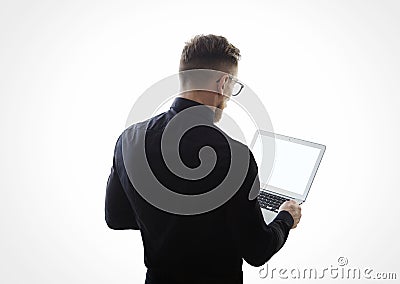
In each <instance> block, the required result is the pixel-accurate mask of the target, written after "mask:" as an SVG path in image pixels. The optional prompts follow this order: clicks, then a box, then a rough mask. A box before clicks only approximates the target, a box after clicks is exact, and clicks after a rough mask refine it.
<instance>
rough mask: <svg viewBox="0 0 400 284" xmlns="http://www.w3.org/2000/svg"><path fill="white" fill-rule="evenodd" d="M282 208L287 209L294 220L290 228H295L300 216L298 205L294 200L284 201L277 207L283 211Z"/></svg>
mask: <svg viewBox="0 0 400 284" xmlns="http://www.w3.org/2000/svg"><path fill="white" fill-rule="evenodd" d="M283 210H285V211H288V212H289V213H290V215H292V217H293V220H294V223H293V227H292V229H294V228H296V227H297V224H298V223H299V222H300V218H301V207H300V205H299V204H298V203H297V202H296V201H294V200H289V201H285V202H283V203H282V205H281V206H280V207H279V211H283Z"/></svg>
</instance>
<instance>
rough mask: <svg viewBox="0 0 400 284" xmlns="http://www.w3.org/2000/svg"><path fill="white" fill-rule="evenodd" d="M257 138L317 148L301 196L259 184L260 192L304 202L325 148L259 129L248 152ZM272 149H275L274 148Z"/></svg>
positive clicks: (317, 144)
mask: <svg viewBox="0 0 400 284" xmlns="http://www.w3.org/2000/svg"><path fill="white" fill-rule="evenodd" d="M258 136H269V137H272V138H275V139H281V140H284V141H288V142H291V143H298V144H301V145H305V146H309V147H313V148H317V149H319V150H320V152H319V155H318V158H317V160H316V161H315V164H314V168H313V170H312V172H311V175H310V177H309V179H308V182H307V185H306V188H305V190H304V193H303V194H302V195H301V194H297V193H294V192H292V191H288V190H285V189H280V188H279V189H278V188H275V187H273V186H270V185H268V184H265V183H262V184H260V185H261V190H267V191H271V192H275V193H278V194H281V195H284V196H288V197H291V198H294V199H299V200H302V201H305V200H306V198H307V195H308V192H309V191H310V188H311V185H312V182H313V181H314V178H315V175H316V174H317V171H318V167H319V165H320V163H321V160H322V157H323V155H324V153H325V149H326V146H325V145H322V144H319V143H315V142H311V141H307V140H303V139H299V138H295V137H290V136H287V135H282V134H277V133H274V132H271V131H267V130H262V129H259V130H257V131H256V132H255V133H254V136H253V139H252V141H251V144H250V150H251V151H252V150H253V147H254V145H255V143H256V141H257V138H258ZM274 149H275V147H274Z"/></svg>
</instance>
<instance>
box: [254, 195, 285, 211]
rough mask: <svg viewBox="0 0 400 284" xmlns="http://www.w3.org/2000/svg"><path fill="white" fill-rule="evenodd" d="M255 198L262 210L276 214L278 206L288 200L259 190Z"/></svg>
mask: <svg viewBox="0 0 400 284" xmlns="http://www.w3.org/2000/svg"><path fill="white" fill-rule="evenodd" d="M257 198H258V203H260V207H261V208H264V209H267V210H270V211H274V212H278V209H279V206H281V204H282V203H283V202H285V201H287V200H289V199H287V198H285V197H281V196H278V195H274V194H270V193H268V192H265V191H263V190H260V193H259V195H258V197H257Z"/></svg>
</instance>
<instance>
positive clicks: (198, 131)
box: [106, 98, 293, 283]
mask: <svg viewBox="0 0 400 284" xmlns="http://www.w3.org/2000/svg"><path fill="white" fill-rule="evenodd" d="M199 105H201V104H200V103H197V102H195V101H192V100H188V99H185V98H176V99H175V101H174V103H173V105H172V106H171V108H170V110H169V111H167V112H165V113H162V114H160V115H158V116H155V117H153V118H151V119H149V120H147V121H144V122H141V123H138V124H135V125H133V126H131V127H129V128H127V129H126V130H125V131H124V133H123V134H122V135H121V136H120V138H119V139H118V142H117V144H116V148H115V153H114V165H113V169H112V172H111V174H110V177H109V180H108V185H107V195H106V221H107V224H108V225H109V227H110V228H113V229H140V232H141V235H142V240H143V245H144V253H145V258H144V262H145V265H146V267H147V268H148V273H147V277H146V279H147V280H146V281H147V282H148V283H195V282H194V279H197V280H198V281H199V282H198V283H213V282H212V281H213V280H212V279H214V281H215V283H217V282H218V283H224V282H225V283H242V258H244V259H245V260H246V261H247V262H248V263H249V264H251V265H254V266H260V265H262V264H264V263H265V262H266V261H267V260H268V259H269V258H270V257H271V256H272V255H273V254H274V253H276V252H277V251H278V250H279V249H280V248H281V247H282V245H283V244H284V242H285V240H286V238H287V236H288V233H289V230H290V228H291V227H292V225H293V218H292V217H291V215H290V214H289V213H288V212H287V211H282V212H280V213H279V214H278V216H277V218H276V219H275V220H274V221H273V222H272V223H271V224H270V225H268V226H267V225H266V224H265V223H264V221H263V218H262V214H261V210H260V207H259V205H258V201H257V199H253V200H250V199H249V193H250V191H251V190H252V188H253V189H256V190H258V189H259V181H258V177H257V165H256V163H255V161H254V158H253V156H252V154H251V152H250V151H249V150H248V148H247V147H246V146H245V145H243V144H241V143H239V142H237V141H235V140H233V139H231V138H229V137H227V136H226V134H224V133H223V132H222V131H221V130H220V129H218V128H217V127H215V125H214V124H213V115H214V113H213V111H212V110H211V109H209V108H208V107H204V108H203V110H202V111H201V113H200V115H196V116H193V117H191V119H192V120H191V122H192V123H193V126H195V127H193V128H192V129H190V130H188V131H187V132H186V133H185V135H183V136H182V138H181V139H180V141H179V145H173V144H166V145H169V146H168V147H166V148H164V149H162V147H161V144H162V143H161V140H162V136H163V134H164V131H165V128H166V127H167V125H168V123H169V122H171V120H172V119H173V118H174V117H175V116H176V115H177V114H178V113H180V112H181V111H183V110H186V109H188V108H192V107H194V106H199ZM185 123H187V121H186V122H185ZM174 127H175V128H176V129H175V130H176V132H177V135H178V132H179V127H180V124H179V122H178V123H177V124H175V125H174ZM171 131H172V133H173V131H174V129H172V130H171ZM124 135H125V136H126V137H132V139H131V140H129V141H128V143H125V144H124V145H123V141H122V137H123V136H124ZM140 137H142V138H144V139H143V141H145V143H144V144H141V143H139V142H138V141H140V140H142V139H141V138H140ZM227 139H228V140H229V141H227ZM232 145H233V147H237V148H238V149H240V151H243V152H248V156H247V157H248V159H249V160H248V161H240V162H241V163H249V167H248V171H247V173H245V174H244V177H245V178H244V179H243V180H242V182H241V183H240V184H238V185H237V186H238V188H239V190H238V191H237V192H236V193H235V194H234V195H233V197H232V198H230V199H229V200H228V201H226V202H225V203H223V204H222V205H221V206H219V207H217V208H215V209H213V210H211V211H208V212H204V213H201V214H194V215H181V214H175V213H170V212H166V211H164V210H161V209H159V208H157V207H155V206H153V205H152V204H150V203H149V202H148V201H146V200H145V199H144V198H143V197H142V196H141V194H140V193H139V192H138V190H137V188H135V187H134V186H133V184H136V183H135V181H138V180H141V183H140V184H141V185H143V184H144V185H145V184H146V180H143V179H144V177H145V175H144V174H142V172H141V171H145V169H144V167H142V166H141V165H143V163H148V165H149V167H150V169H151V171H152V174H153V175H154V177H155V178H156V179H157V181H158V182H159V183H160V184H161V185H162V186H163V187H165V188H168V189H169V190H171V191H173V192H176V193H180V194H185V195H198V194H204V193H207V192H209V191H211V190H213V189H215V188H216V187H217V186H218V185H220V184H221V183H222V182H224V180H225V178H226V176H227V173H228V171H229V169H230V167H231V166H232V160H233V159H235V158H236V157H235V156H232V155H231V153H232ZM205 146H209V147H211V148H212V149H213V150H214V151H215V153H216V157H217V160H216V163H215V166H214V167H213V169H212V171H211V172H210V173H209V174H208V175H207V176H205V177H203V178H200V179H185V178H183V177H181V176H179V175H176V173H174V172H173V171H171V169H170V168H169V167H168V165H167V164H166V163H165V161H164V156H163V154H162V151H163V153H166V152H168V151H174V150H175V148H179V157H180V159H181V161H182V162H183V163H184V164H185V165H186V166H187V167H189V168H192V169H195V168H197V167H199V166H200V165H201V164H202V163H205V162H206V161H205V160H207V156H205V157H206V159H205V160H203V161H201V160H200V158H199V152H200V151H201V149H202V148H204V147H205ZM123 147H129V149H126V148H125V149H123ZM143 148H144V149H145V153H146V161H143V160H139V159H138V158H137V157H135V156H134V155H133V156H129V155H127V154H126V153H136V152H139V151H143ZM165 151H166V152H165ZM203 157H204V156H203ZM211 158H212V157H210V159H211ZM124 159H125V160H124ZM128 159H129V163H132V164H133V165H134V166H135V169H136V170H135V172H134V173H129V171H131V167H128V170H127V167H126V165H127V164H128V163H127V161H128ZM133 179H134V180H133ZM132 181H134V182H133V184H132ZM149 184H150V183H149ZM161 185H160V188H161V187H162V186H161ZM141 190H146V188H141ZM225 190H232V189H230V188H226V189H225ZM175 206H176V207H177V208H179V206H182V204H175ZM167 278H171V279H173V280H171V281H170V282H166V279H167Z"/></svg>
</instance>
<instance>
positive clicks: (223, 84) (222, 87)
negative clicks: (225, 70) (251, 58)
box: [217, 74, 229, 94]
mask: <svg viewBox="0 0 400 284" xmlns="http://www.w3.org/2000/svg"><path fill="white" fill-rule="evenodd" d="M228 80H229V76H228V75H227V74H226V75H224V76H222V77H221V79H220V80H219V82H218V87H217V88H218V93H219V94H223V91H224V90H225V88H226V84H227V82H228Z"/></svg>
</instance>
